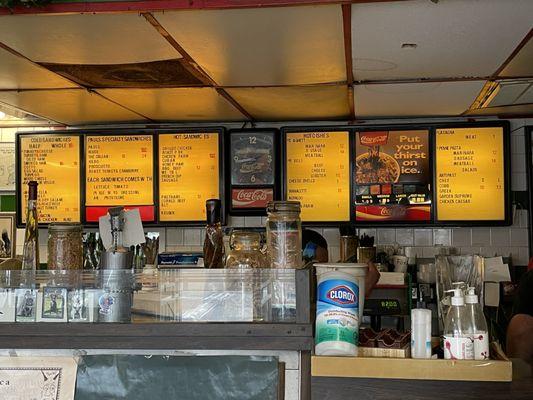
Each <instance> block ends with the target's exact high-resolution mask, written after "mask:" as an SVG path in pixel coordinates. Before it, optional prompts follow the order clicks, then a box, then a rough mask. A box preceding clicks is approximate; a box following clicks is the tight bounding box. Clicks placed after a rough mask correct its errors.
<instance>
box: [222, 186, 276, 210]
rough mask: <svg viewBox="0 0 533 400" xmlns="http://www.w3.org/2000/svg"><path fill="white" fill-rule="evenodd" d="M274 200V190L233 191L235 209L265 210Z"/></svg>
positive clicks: (232, 200)
mask: <svg viewBox="0 0 533 400" xmlns="http://www.w3.org/2000/svg"><path fill="white" fill-rule="evenodd" d="M272 200H274V190H273V189H232V191H231V204H232V205H233V208H264V207H266V206H267V204H268V202H269V201H272Z"/></svg>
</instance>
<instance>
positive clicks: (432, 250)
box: [421, 246, 439, 258]
mask: <svg viewBox="0 0 533 400" xmlns="http://www.w3.org/2000/svg"><path fill="white" fill-rule="evenodd" d="M421 249H422V257H424V258H433V257H435V256H436V255H438V254H439V249H438V247H433V246H432V247H421Z"/></svg>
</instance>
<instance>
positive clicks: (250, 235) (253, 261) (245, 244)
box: [226, 231, 268, 268]
mask: <svg viewBox="0 0 533 400" xmlns="http://www.w3.org/2000/svg"><path fill="white" fill-rule="evenodd" d="M230 248H231V251H230V253H229V254H228V257H227V258H226V268H265V267H268V265H266V259H265V256H264V254H263V253H262V252H261V234H260V233H259V232H248V231H234V232H233V233H232V234H231V238H230Z"/></svg>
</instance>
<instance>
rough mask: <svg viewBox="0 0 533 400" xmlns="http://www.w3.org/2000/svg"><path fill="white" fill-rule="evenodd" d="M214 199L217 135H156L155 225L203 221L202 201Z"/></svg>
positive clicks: (217, 175) (217, 181)
mask: <svg viewBox="0 0 533 400" xmlns="http://www.w3.org/2000/svg"><path fill="white" fill-rule="evenodd" d="M218 198H220V154H219V134H218V132H187V133H169V134H167V133H165V134H163V133H162V134H160V135H159V221H161V222H187V221H189V222H194V221H205V219H206V215H205V201H206V200H208V199H218Z"/></svg>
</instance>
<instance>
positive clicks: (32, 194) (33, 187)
mask: <svg viewBox="0 0 533 400" xmlns="http://www.w3.org/2000/svg"><path fill="white" fill-rule="evenodd" d="M28 199H29V200H37V182H36V181H29V182H28Z"/></svg>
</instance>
